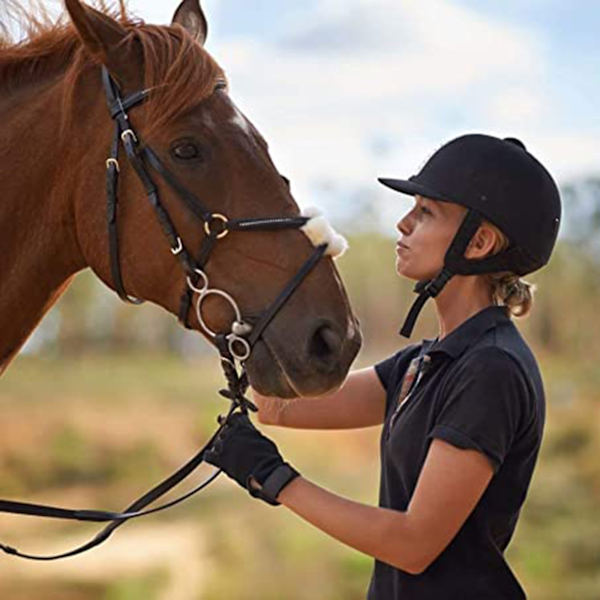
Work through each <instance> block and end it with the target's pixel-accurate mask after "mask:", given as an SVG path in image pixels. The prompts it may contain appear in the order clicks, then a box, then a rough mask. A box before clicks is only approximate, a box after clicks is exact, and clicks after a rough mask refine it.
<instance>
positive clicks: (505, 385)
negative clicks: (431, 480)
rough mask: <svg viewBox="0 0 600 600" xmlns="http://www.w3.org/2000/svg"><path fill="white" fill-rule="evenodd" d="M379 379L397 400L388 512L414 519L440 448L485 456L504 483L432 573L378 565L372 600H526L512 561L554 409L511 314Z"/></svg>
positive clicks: (406, 358) (427, 349)
mask: <svg viewBox="0 0 600 600" xmlns="http://www.w3.org/2000/svg"><path fill="white" fill-rule="evenodd" d="M415 359H416V360H415ZM411 362H412V363H413V368H412V369H410V370H409V375H407V380H410V381H412V382H413V384H412V390H411V391H410V393H409V394H408V396H407V398H406V401H405V402H404V403H403V404H402V406H401V408H399V407H398V396H399V394H400V391H401V390H402V391H403V392H404V393H405V392H406V389H407V387H410V386H407V382H405V385H404V389H403V386H402V382H403V378H404V375H405V373H406V372H407V370H408V369H409V365H410V364H411ZM419 366H420V367H421V368H420V374H419V373H415V367H419ZM375 369H376V371H377V374H378V376H379V378H380V379H381V382H382V384H383V386H384V388H385V389H386V391H387V400H386V417H385V422H384V426H383V431H382V435H381V486H380V498H379V505H380V506H382V507H386V508H392V509H395V510H400V511H405V510H406V509H407V507H408V505H409V502H410V499H411V496H412V494H413V491H414V489H415V486H416V483H417V479H418V477H419V473H420V471H421V468H422V466H423V463H424V461H425V458H426V456H427V451H428V449H429V445H430V443H431V440H432V439H433V438H439V439H442V440H445V441H446V442H448V443H450V444H453V445H454V446H457V447H459V448H472V449H475V450H478V451H479V452H482V453H483V454H484V455H485V456H486V457H487V458H488V460H489V461H490V464H491V465H492V467H493V469H494V476H493V478H492V480H491V481H490V483H489V485H488V487H487V489H486V491H485V492H484V494H483V496H482V497H481V499H480V500H479V502H478V504H477V506H476V507H475V509H474V510H473V512H472V513H471V514H470V515H469V517H468V518H467V520H466V521H465V523H464V524H463V526H462V527H461V529H460V531H459V532H458V533H457V535H456V536H455V537H454V539H453V540H452V541H451V542H450V544H449V545H448V546H447V547H446V548H445V549H444V551H443V552H442V553H441V554H440V556H438V557H437V559H436V560H435V561H434V562H433V563H432V564H431V565H430V566H429V567H428V568H427V569H426V570H425V571H424V572H423V573H420V574H418V575H411V574H410V573H407V572H405V571H402V570H400V569H396V568H394V567H391V566H390V565H387V564H385V563H382V562H380V561H375V569H374V572H373V577H372V579H371V585H370V587H369V593H368V600H396V599H398V600H513V599H519V600H522V599H524V598H525V593H524V591H523V589H522V588H521V586H520V585H519V583H518V581H517V580H516V578H515V576H514V574H513V573H512V571H511V570H510V568H509V566H508V564H507V563H506V561H505V559H504V556H503V553H504V550H505V548H506V547H507V545H508V543H509V541H510V539H511V537H512V535H513V532H514V530H515V526H516V524H517V519H518V517H519V511H520V508H521V506H522V504H523V502H524V500H525V496H526V494H527V489H528V487H529V483H530V481H531V476H532V473H533V469H534V466H535V463H536V459H537V455H538V451H539V448H540V444H541V440H542V430H543V426H544V419H545V400H544V389H543V385H542V379H541V376H540V373H539V369H538V367H537V363H536V361H535V358H534V356H533V354H532V353H531V351H530V350H529V348H528V346H527V344H526V343H525V341H524V340H523V338H522V337H521V335H520V334H519V332H518V331H517V329H516V327H515V326H514V324H513V323H512V321H511V320H510V318H509V317H508V316H507V312H506V309H505V308H504V307H500V306H490V307H487V308H485V309H483V310H482V311H480V312H479V313H477V314H476V315H474V316H473V317H471V318H470V319H468V320H467V321H465V322H464V323H462V324H461V325H460V326H459V327H457V328H456V329H455V330H454V331H452V332H451V333H450V334H449V335H448V336H446V337H445V338H444V339H443V340H442V341H440V342H438V341H437V340H424V341H423V342H422V343H421V344H417V345H411V346H408V347H406V348H404V349H403V350H401V351H400V352H398V353H396V354H395V355H394V356H392V357H390V358H388V359H386V360H384V361H383V362H381V363H379V364H377V365H376V366H375ZM417 371H419V369H417ZM399 543H402V540H399Z"/></svg>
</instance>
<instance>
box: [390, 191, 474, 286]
mask: <svg viewBox="0 0 600 600" xmlns="http://www.w3.org/2000/svg"><path fill="white" fill-rule="evenodd" d="M466 212H467V209H466V208H464V207H463V206H460V204H451V203H449V202H439V201H437V200H431V199H429V198H424V197H422V196H415V205H414V207H413V208H412V210H411V211H410V212H408V213H407V214H406V215H404V217H403V218H402V219H401V220H400V221H398V224H397V225H396V228H397V229H398V231H399V233H400V238H399V239H398V243H397V244H396V271H397V272H398V275H403V276H404V277H408V278H409V279H413V280H415V281H419V280H422V279H432V278H434V277H435V276H436V275H437V274H438V273H439V272H440V270H441V269H442V267H443V265H444V256H445V254H446V251H447V250H448V246H449V245H450V242H451V241H452V240H453V239H454V236H455V234H456V232H457V230H458V227H459V226H460V224H461V223H462V220H463V219H464V216H465V213H466Z"/></svg>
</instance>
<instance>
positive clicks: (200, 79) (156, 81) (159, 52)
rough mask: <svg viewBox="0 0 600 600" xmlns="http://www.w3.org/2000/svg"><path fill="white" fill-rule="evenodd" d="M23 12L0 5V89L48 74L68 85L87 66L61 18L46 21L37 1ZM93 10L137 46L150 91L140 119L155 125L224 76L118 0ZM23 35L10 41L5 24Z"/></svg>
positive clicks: (173, 29)
mask: <svg viewBox="0 0 600 600" xmlns="http://www.w3.org/2000/svg"><path fill="white" fill-rule="evenodd" d="M30 4H32V5H33V10H31V11H26V10H25V8H24V7H23V6H22V5H20V4H19V3H17V2H16V0H2V7H0V11H1V12H0V17H1V19H2V20H1V21H0V89H9V88H11V87H16V86H18V85H19V84H21V83H25V82H27V81H32V80H36V79H38V78H41V77H44V76H46V75H51V74H52V73H54V72H60V71H61V70H62V71H64V72H65V78H67V79H68V81H67V84H73V85H71V86H70V87H72V88H74V83H75V82H76V80H77V79H78V77H79V75H80V74H81V73H82V71H83V70H84V69H85V68H86V67H88V66H89V65H90V63H92V62H93V59H92V58H91V57H89V56H88V55H87V53H86V52H85V50H84V48H83V45H82V43H81V41H80V39H79V37H78V35H77V32H76V30H75V28H74V27H73V26H72V25H71V23H70V22H69V20H68V18H67V17H66V15H64V14H63V15H61V17H59V18H58V19H52V18H50V17H49V16H48V13H47V11H46V10H45V9H44V7H43V6H42V5H41V4H40V3H39V0H30ZM95 8H97V9H98V10H101V11H102V12H103V13H105V14H107V15H110V16H112V17H113V18H115V19H117V20H118V21H119V22H120V23H121V25H122V26H123V27H124V28H125V29H126V30H128V32H129V35H130V36H131V37H132V39H135V40H136V41H138V42H139V44H140V46H141V48H142V52H143V55H144V58H145V60H144V63H145V72H144V87H145V88H146V89H150V90H152V92H153V93H152V94H151V98H152V100H153V101H151V102H149V103H148V104H147V105H146V108H145V110H146V118H147V119H148V121H149V122H150V123H153V125H154V126H158V125H159V124H161V123H164V122H166V121H168V120H170V119H172V118H173V117H175V116H177V115H179V114H181V113H183V112H185V111H186V110H188V109H190V108H191V107H192V106H193V105H195V104H196V103H198V102H200V101H201V100H202V99H204V98H206V97H207V96H209V95H210V94H211V93H212V91H213V90H214V86H215V83H216V81H218V80H219V79H224V74H223V71H222V70H221V68H220V67H219V66H218V65H217V63H216V62H215V61H214V60H213V59H212V57H211V56H210V55H209V54H208V53H207V52H206V51H205V50H204V49H203V48H202V47H201V46H200V45H199V44H197V43H196V42H195V41H194V40H193V39H192V38H191V36H190V35H189V34H188V33H187V32H186V31H185V30H184V29H183V28H181V27H179V26H155V25H146V24H145V23H144V22H143V21H141V20H139V19H136V18H134V17H132V16H130V14H129V13H128V11H127V9H126V7H125V5H124V3H123V0H120V1H119V8H118V9H116V10H115V9H112V10H111V9H108V8H107V7H106V5H105V4H104V2H103V0H98V1H97V2H96V3H95ZM10 23H12V24H13V25H16V26H17V27H18V28H19V29H20V30H21V31H22V32H24V34H25V35H24V37H23V38H22V39H20V40H15V39H14V37H13V36H12V35H11V33H10V30H9V25H10Z"/></svg>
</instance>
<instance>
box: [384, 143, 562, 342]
mask: <svg viewBox="0 0 600 600" xmlns="http://www.w3.org/2000/svg"><path fill="white" fill-rule="evenodd" d="M379 181H380V182H381V183H382V184H383V185H386V186H387V187H390V188H392V189H394V190H397V191H399V192H403V193H405V194H410V195H413V196H414V195H420V196H424V197H426V198H431V199H433V200H441V201H442V202H454V203H455V204H461V205H462V206H465V207H466V208H467V209H468V211H467V214H466V215H465V218H464V220H463V222H462V224H461V225H460V227H459V229H458V231H457V233H456V235H455V237H454V239H453V240H452V243H451V244H450V246H449V248H448V250H447V252H446V255H445V257H444V267H443V268H442V270H441V271H440V273H439V274H438V275H437V276H436V277H435V278H434V279H431V280H426V281H419V282H418V283H417V285H416V286H415V289H414V291H415V292H416V293H417V294H419V297H418V298H417V299H416V300H415V302H414V304H413V306H412V307H411V310H410V312H409V314H408V316H407V318H406V321H405V322H404V326H403V327H402V330H401V331H400V333H401V334H402V335H403V336H405V337H410V335H411V333H412V330H413V328H414V325H415V322H416V320H417V317H418V316H419V313H420V312H421V309H422V308H423V305H424V304H425V302H426V301H427V299H428V298H433V297H435V296H437V295H438V294H439V293H440V292H441V290H442V289H443V287H444V286H445V285H446V283H447V282H448V280H449V279H450V278H451V277H453V276H454V275H475V274H480V273H498V272H501V271H511V272H513V273H516V274H517V275H526V274H527V273H532V272H533V271H537V270H538V269H539V268H541V267H543V266H544V265H545V264H546V263H547V262H548V260H549V259H550V255H551V254H552V250H553V248H554V244H555V243H556V237H557V235H558V228H559V225H560V217H561V202H560V194H559V192H558V188H557V186H556V183H555V182H554V180H553V179H552V176H551V175H550V173H548V171H547V170H546V169H545V168H544V167H543V166H542V164H541V163H540V162H539V161H537V160H536V159H535V158H534V157H533V156H532V155H531V154H530V153H529V152H527V149H526V148H525V145H524V144H523V143H522V142H521V141H519V140H517V139H515V138H505V139H499V138H496V137H492V136H489V135H481V134H470V135H464V136H461V137H458V138H456V139H454V140H452V141H450V142H448V143H447V144H445V145H444V146H442V147H441V148H440V149H439V150H438V151H437V152H435V153H434V154H433V156H432V157H431V158H430V159H429V160H428V161H427V163H426V164H425V166H424V167H423V168H422V169H421V171H420V172H419V173H418V174H417V175H413V176H412V177H410V178H409V179H408V180H403V179H379ZM484 219H486V220H488V221H490V223H493V224H494V225H496V226H497V227H498V228H499V229H500V230H501V231H502V232H503V233H504V235H506V237H507V238H508V240H509V242H510V243H509V246H508V248H506V249H505V250H503V251H502V252H499V253H498V254H496V255H494V256H490V257H487V258H484V259H481V260H473V259H466V258H465V257H464V253H465V250H466V249H467V246H468V244H469V242H470V241H471V239H472V237H473V235H474V234H475V232H476V231H477V229H478V227H479V226H480V225H481V223H482V221H483V220H484Z"/></svg>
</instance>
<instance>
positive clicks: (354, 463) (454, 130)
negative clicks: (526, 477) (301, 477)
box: [0, 0, 600, 600]
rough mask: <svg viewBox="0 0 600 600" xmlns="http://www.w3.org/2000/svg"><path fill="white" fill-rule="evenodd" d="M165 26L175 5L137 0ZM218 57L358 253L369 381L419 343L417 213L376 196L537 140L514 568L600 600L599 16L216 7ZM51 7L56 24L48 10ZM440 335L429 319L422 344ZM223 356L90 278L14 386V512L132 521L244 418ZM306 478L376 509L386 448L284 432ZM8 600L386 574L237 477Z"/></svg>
mask: <svg viewBox="0 0 600 600" xmlns="http://www.w3.org/2000/svg"><path fill="white" fill-rule="evenodd" d="M129 6H130V8H131V10H132V12H133V13H134V14H136V15H138V16H139V17H141V18H143V19H145V20H146V21H148V22H156V23H168V22H170V19H171V16H172V13H173V11H174V10H175V8H176V2H164V1H162V2H158V1H150V0H136V1H133V0H132V1H130V2H129ZM203 6H204V8H205V11H206V15H207V17H208V21H209V38H208V42H207V49H208V50H209V51H210V52H211V53H212V54H213V55H214V56H215V57H216V58H217V60H218V61H219V62H220V63H221V64H222V66H223V67H224V68H225V69H226V71H227V73H228V76H229V78H230V81H231V95H232V97H233V99H234V100H235V101H236V103H237V104H238V106H239V107H240V108H241V109H242V110H243V111H244V112H245V113H246V115H247V116H248V117H249V118H250V119H251V120H252V121H253V122H254V124H255V125H256V126H257V127H258V129H259V130H260V131H261V132H262V133H263V135H264V136H265V138H266V139H267V140H268V142H269V144H270V148H271V153H272V155H273V158H274V160H275V163H276V164H277V166H278V167H279V169H280V170H281V172H282V173H284V174H285V175H287V176H288V177H289V178H290V179H291V181H292V190H293V192H294V195H295V197H296V199H297V201H298V203H299V204H301V205H304V206H306V205H310V204H318V205H320V206H322V207H324V208H325V210H326V212H327V213H328V215H329V217H330V218H331V220H332V221H333V222H334V223H335V225H336V226H337V228H339V229H340V230H341V231H342V232H343V233H345V234H346V235H347V236H348V238H349V239H350V244H351V247H350V251H349V252H348V253H347V254H346V255H345V256H344V257H343V258H342V259H340V261H339V262H338V265H339V268H340V271H341V273H342V275H343V278H344V281H345V283H346V285H347V287H348V290H349V294H350V298H351V300H352V302H353V305H354V308H355V311H356V313H357V315H358V316H359V318H360V320H361V323H362V327H363V333H364V336H365V344H364V348H363V350H362V352H361V354H360V356H359V358H358V361H357V363H356V366H357V367H358V366H364V365H368V364H372V363H374V362H375V361H378V360H380V359H382V358H384V357H385V356H387V355H389V354H390V353H392V352H394V351H395V350H397V349H398V348H400V347H402V345H404V344H405V342H404V341H403V340H402V339H401V338H399V336H398V335H397V329H398V326H399V324H400V323H401V320H402V318H403V315H404V314H405V311H406V310H407V308H408V307H409V306H410V303H411V302H412V299H413V294H412V292H411V288H412V286H411V284H410V282H406V281H400V280H399V279H398V278H397V277H396V276H395V274H394V239H395V235H394V224H395V222H396V221H397V220H398V219H399V218H400V216H401V215H402V214H403V213H404V211H405V210H407V209H408V207H409V206H410V202H409V201H408V200H406V199H402V197H401V196H400V195H398V194H394V193H393V192H391V191H389V190H385V189H384V188H382V187H381V186H379V185H378V184H377V183H376V180H375V179H376V177H377V176H397V177H404V176H409V175H411V174H413V173H414V172H416V171H417V170H418V169H419V167H420V166H421V165H422V164H423V162H424V161H425V160H426V159H427V158H428V156H429V155H430V154H431V153H432V152H433V151H434V150H435V149H436V148H438V147H439V146H440V145H441V144H442V143H444V142H445V141H447V140H448V139H450V138H452V137H454V136H456V135H459V134H462V133H466V132H486V133H490V134H494V135H498V136H502V137H505V136H514V137H518V138H520V139H522V140H523V141H524V142H525V144H526V145H527V147H528V149H529V150H530V151H531V152H532V153H533V154H534V155H536V156H537V157H538V158H539V159H540V160H541V161H542V162H543V163H544V164H545V165H546V166H547V167H548V168H549V170H550V171H551V172H552V173H553V174H554V176H555V177H556V179H557V181H558V183H559V185H560V187H561V190H562V194H563V200H564V207H565V220H564V223H563V226H562V230H561V235H560V240H559V244H558V247H557V250H556V253H555V256H554V258H553V260H552V262H551V264H550V265H549V266H548V267H546V268H545V269H543V270H542V271H540V272H539V273H537V274H535V275H533V276H531V277H530V278H529V279H530V280H531V281H533V282H535V283H536V284H537V286H538V288H539V289H538V295H537V299H536V302H535V306H534V310H533V314H532V315H531V316H530V317H529V318H527V319H525V320H522V321H518V326H519V328H520V329H521V330H522V331H523V333H524V335H525V337H526V339H527V340H528V341H529V343H530V344H531V346H532V347H533V349H534V351H535V353H536V355H537V357H538V359H539V362H540V365H541V368H542V371H543V375H544V379H545V384H546V389H547V401H548V413H547V426H546V436H545V440H544V445H543V448H542V452H541V456H540V460H539V463H538V468H537V470H536V473H535V476H534V479H533V482H532V486H531V488H530V492H529V496H528V499H527V502H526V504H525V506H524V508H523V511H522V517H521V520H520V522H519V525H518V527H517V530H516V534H515V536H514V538H513V540H512V542H511V545H510V546H509V548H508V551H507V557H508V560H509V563H510V565H511V567H512V568H513V569H514V571H515V573H516V575H517V577H518V578H519V580H520V581H521V582H522V584H523V586H524V587H525V589H526V591H527V592H528V595H529V597H530V598H532V599H533V600H537V599H540V600H559V599H560V600H564V599H565V598H577V599H578V600H598V599H599V598H600V460H598V456H599V454H600V366H599V357H600V335H599V331H600V316H599V313H598V302H599V299H600V258H599V257H600V252H599V250H600V167H599V166H598V156H600V118H599V116H598V111H597V101H596V99H597V97H598V95H599V94H600V78H598V74H597V73H598V71H597V66H598V63H599V60H600V49H599V48H598V44H597V32H598V30H599V29H600V6H599V5H598V3H597V2H593V1H591V0H589V1H587V0H580V1H579V2H577V3H569V2H566V1H565V0H560V1H559V0H528V2H521V1H519V0H504V1H503V2H494V1H492V0H421V1H420V2H417V1H412V0H410V1H405V0H402V1H401V0H344V1H343V2H342V1H341V0H318V1H317V0H302V1H300V0H299V1H297V2H281V1H279V0H254V1H252V2H248V1H247V0H245V1H242V0H210V1H208V0H206V1H204V2H203ZM48 7H49V9H50V10H51V11H52V10H55V8H56V3H48ZM435 335H436V322H435V317H434V314H433V311H432V307H431V306H430V307H428V309H427V311H426V312H425V314H424V316H423V318H422V319H421V321H420V325H419V327H418V328H417V330H416V331H415V334H414V336H413V339H420V338H421V337H432V336H435ZM220 384H221V380H220V372H219V369H218V363H217V359H216V356H215V353H214V352H213V351H212V349H211V348H210V347H209V346H208V345H207V344H206V343H205V342H204V341H203V339H202V338H201V337H200V336H198V335H197V334H190V333H188V332H184V331H182V330H181V329H180V328H179V327H178V325H177V323H176V321H175V319H174V318H173V317H172V316H170V315H168V314H166V313H164V312H162V311H161V310H159V309H157V308H156V307H152V306H143V307H137V308H135V307H130V306H126V305H124V304H122V303H121V302H120V301H118V300H117V298H116V296H115V295H114V294H113V293H112V292H110V291H109V290H108V289H106V288H104V287H103V286H102V285H101V284H100V283H99V282H98V281H97V280H95V278H94V277H93V276H92V275H91V273H89V272H83V273H81V274H79V275H78V276H77V277H76V279H75V281H74V282H73V284H72V285H71V287H70V288H69V290H68V291H67V293H66V294H65V295H64V296H63V297H62V298H61V300H60V301H59V303H58V304H57V305H56V306H55V307H54V308H53V309H52V310H51V312H50V313H48V315H47V316H46V317H45V319H44V321H43V322H42V324H41V325H40V327H38V329H37V330H36V332H35V333H34V335H33V336H32V337H31V339H30V340H29V342H28V343H27V345H26V347H25V348H24V350H23V351H22V352H21V355H20V356H19V357H18V358H17V359H16V360H15V361H14V363H13V364H12V365H11V367H10V368H9V369H8V371H7V373H6V374H5V375H3V377H2V380H1V382H0V411H1V414H2V420H3V428H2V435H1V436H0V463H1V471H2V478H1V483H0V497H2V498H12V499H23V500H24V499H27V500H29V501H38V502H52V503H58V504H62V505H68V506H84V507H90V508H92V507H98V508H106V509H114V510H118V509H121V508H123V507H124V506H125V505H126V504H127V503H128V502H129V500H131V499H132V498H133V497H135V496H137V495H138V494H140V493H141V492H143V491H145V489H146V488H148V487H150V486H151V485H152V484H154V482H155V481H157V480H159V479H161V478H162V477H164V476H165V475H166V474H167V473H168V472H170V471H171V470H173V469H175V468H176V467H177V466H179V465H180V464H181V463H183V462H184V461H185V460H186V459H187V458H188V457H189V456H191V455H192V454H193V453H194V452H195V449H196V448H197V447H198V446H199V445H201V444H203V443H204V441H205V439H206V438H207V436H208V435H209V434H210V432H211V431H212V430H213V428H214V426H215V417H216V415H217V414H218V413H219V412H220V411H222V410H224V409H225V403H224V401H223V400H222V399H220V398H219V397H218V396H217V395H216V393H215V391H216V389H217V388H218V387H219V386H220ZM266 429H267V433H268V435H270V436H272V437H273V438H274V439H275V440H276V441H277V442H278V444H279V446H280V448H281V450H282V453H283V454H284V455H285V456H286V457H287V458H288V460H290V461H291V462H292V463H293V464H294V465H295V466H296V467H297V468H298V469H299V470H300V471H301V472H302V473H303V474H305V475H306V476H307V477H308V478H309V479H311V480H313V481H315V482H316V483H319V484H320V485H323V486H325V487H327V488H329V489H331V490H334V491H336V492H337V493H339V494H342V495H345V496H347V497H350V498H353V499H355V500H358V501H362V502H366V503H370V504H376V502H377V489H378V478H379V460H378V435H379V430H378V428H372V429H367V430H361V431H354V432H341V433H337V432H336V433H331V432H329V433H326V432H294V431H280V430H277V429H274V428H266ZM95 531H96V528H94V527H91V526H87V525H81V524H69V523H66V524H59V523H54V522H47V521H43V520H35V519H28V518H26V517H21V518H19V517H9V516H2V517H1V518H0V540H2V541H3V542H5V543H8V544H11V545H14V546H17V547H18V548H19V549H21V550H25V551H31V552H55V551H56V552H58V551H61V550H63V549H66V548H68V547H70V545H74V544H78V543H80V542H82V541H83V540H84V539H85V538H86V535H91V534H93V533H94V532H95ZM0 560H1V567H0V572H1V573H2V576H1V577H0V598H3V599H4V598H6V599H10V600H30V599H32V598H34V599H37V598H43V599H44V600H54V599H61V600H80V599H82V600H83V599H90V600H96V599H98V600H138V599H144V600H166V599H168V600H216V599H223V598H227V599H229V598H232V599H240V600H254V599H259V598H260V599H267V600H269V599H273V600H276V599H290V600H304V599H308V598H310V599H315V598H319V599H320V598H323V599H331V600H338V599H339V600H342V599H344V600H354V599H356V600H358V599H361V598H364V596H365V592H366V588H367V585H368V581H369V577H370V572H371V568H372V560H371V559H370V558H368V557H366V556H363V555H361V554H359V553H358V552H355V551H354V550H352V549H349V548H345V547H344V546H342V545H340V544H339V543H337V542H335V541H333V540H331V539H329V538H327V537H326V536H325V535H324V534H322V533H321V532H319V531H318V530H316V529H314V528H312V527H311V526H309V525H307V524H305V523H303V522H301V521H300V520H299V519H297V518H296V517H294V516H293V515H292V514H291V513H289V512H287V511H286V510H285V509H279V510H275V509H272V508H271V507H268V506H266V505H264V504H263V503H259V502H256V501H255V500H253V499H251V498H250V497H249V496H248V495H247V494H245V493H244V492H242V491H240V490H239V488H237V487H235V486H234V485H233V484H231V483H230V482H229V481H226V480H225V478H222V480H218V481H217V483H215V484H214V485H213V486H212V487H211V488H210V489H209V490H208V491H206V492H205V493H204V495H201V496H200V497H196V498H195V499H193V500H191V501H189V502H188V503H186V504H185V505H183V506H180V507H178V508H176V509H173V510H172V511H169V512H167V513H163V514H162V515H158V516H156V517H150V518H146V519H145V520H141V521H138V522H136V523H129V524H127V525H126V526H125V527H123V528H122V529H121V530H119V531H118V533H116V534H115V536H114V538H113V539H111V541H110V542H108V543H106V544H105V545H104V546H102V547H100V548H99V549H97V550H94V551H93V552H91V553H90V554H88V555H83V556H81V557H78V558H76V559H72V560H68V561H65V562H62V563H54V564H48V565H46V564H33V563H25V562H18V561H17V560H14V559H11V558H9V557H4V558H1V559H0Z"/></svg>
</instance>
